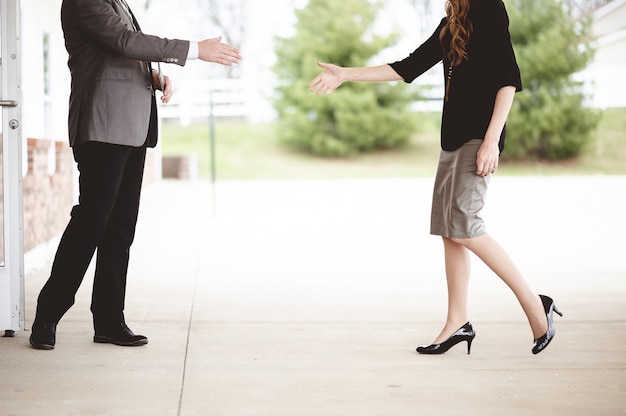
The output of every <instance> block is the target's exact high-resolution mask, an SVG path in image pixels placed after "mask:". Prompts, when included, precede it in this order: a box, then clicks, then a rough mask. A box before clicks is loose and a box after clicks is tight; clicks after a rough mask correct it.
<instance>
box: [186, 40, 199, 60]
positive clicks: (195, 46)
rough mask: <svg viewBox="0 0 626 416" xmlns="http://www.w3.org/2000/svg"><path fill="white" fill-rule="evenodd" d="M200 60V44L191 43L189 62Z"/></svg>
mask: <svg viewBox="0 0 626 416" xmlns="http://www.w3.org/2000/svg"><path fill="white" fill-rule="evenodd" d="M190 59H198V42H194V41H189V52H187V60H190Z"/></svg>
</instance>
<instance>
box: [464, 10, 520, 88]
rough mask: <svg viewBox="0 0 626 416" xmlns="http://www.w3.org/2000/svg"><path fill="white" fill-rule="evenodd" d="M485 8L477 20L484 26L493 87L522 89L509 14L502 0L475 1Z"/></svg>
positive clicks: (488, 67)
mask: <svg viewBox="0 0 626 416" xmlns="http://www.w3.org/2000/svg"><path fill="white" fill-rule="evenodd" d="M475 3H476V4H479V6H478V7H481V8H483V12H482V13H477V16H481V18H480V20H479V21H477V22H476V24H477V25H481V26H482V30H483V39H485V40H486V43H487V45H486V46H487V47H486V50H485V55H486V62H487V68H486V69H487V71H488V72H489V73H490V74H491V78H492V80H493V83H494V85H493V87H494V88H495V89H496V90H498V89H500V88H502V87H506V86H514V87H515V90H516V91H521V90H522V80H521V75H520V70H519V66H518V65H517V61H516V59H515V52H514V51H513V45H512V44H511V34H510V33H509V16H508V14H507V12H506V8H505V6H504V3H503V2H502V0H482V1H481V2H475Z"/></svg>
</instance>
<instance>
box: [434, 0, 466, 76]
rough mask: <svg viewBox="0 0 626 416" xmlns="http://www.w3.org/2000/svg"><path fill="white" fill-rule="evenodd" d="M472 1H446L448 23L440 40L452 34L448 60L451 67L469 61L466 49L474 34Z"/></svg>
mask: <svg viewBox="0 0 626 416" xmlns="http://www.w3.org/2000/svg"><path fill="white" fill-rule="evenodd" d="M469 8H470V0H448V1H446V15H447V16H448V23H447V24H446V25H445V26H444V28H443V30H442V31H441V33H440V34H439V40H440V41H441V42H442V44H443V41H444V38H445V37H446V36H447V35H448V34H450V36H451V38H452V39H451V40H450V51H449V52H448V56H447V58H448V59H449V60H450V63H451V65H453V66H456V65H459V64H460V63H461V62H463V60H464V59H467V51H466V50H465V47H466V46H467V42H468V41H469V38H470V35H471V34H472V22H471V21H470V19H469Z"/></svg>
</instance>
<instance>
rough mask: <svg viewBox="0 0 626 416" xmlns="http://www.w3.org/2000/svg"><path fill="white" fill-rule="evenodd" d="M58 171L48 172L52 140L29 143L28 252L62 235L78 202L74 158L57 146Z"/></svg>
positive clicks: (26, 179) (63, 145) (25, 189)
mask: <svg viewBox="0 0 626 416" xmlns="http://www.w3.org/2000/svg"><path fill="white" fill-rule="evenodd" d="M54 146H55V154H56V169H55V171H54V172H53V173H52V174H50V173H49V171H48V164H49V163H48V152H49V148H50V141H49V140H37V139H28V172H27V174H26V176H24V178H23V181H22V192H23V195H24V252H27V251H29V250H30V249H32V248H34V247H35V246H37V245H38V244H41V243H43V242H45V241H48V240H50V239H51V238H53V237H55V236H57V235H59V234H60V233H61V232H63V230H64V229H65V226H66V225H67V221H68V220H69V215H70V210H71V209H72V203H73V198H74V179H73V163H74V161H73V157H72V151H71V149H70V148H69V146H68V145H67V144H66V143H64V142H55V143H54Z"/></svg>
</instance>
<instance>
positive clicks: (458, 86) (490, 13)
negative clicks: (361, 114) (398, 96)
mask: <svg viewBox="0 0 626 416" xmlns="http://www.w3.org/2000/svg"><path fill="white" fill-rule="evenodd" d="M469 18H470V20H471V22H472V26H473V31H472V34H471V36H470V39H469V42H468V44H467V47H466V52H467V55H468V59H467V60H464V61H463V62H462V63H461V64H460V65H458V66H456V67H454V68H453V69H452V76H451V79H450V84H449V88H448V100H447V101H444V105H443V115H442V126H441V148H442V149H443V150H447V151H452V150H456V149H458V148H459V147H461V146H462V145H463V144H464V143H466V142H467V141H469V140H471V139H483V138H484V137H485V133H486V132H487V127H488V126H489V123H490V121H491V116H492V114H493V109H494V104H495V100H496V94H497V92H498V90H499V89H500V88H502V87H505V86H515V89H516V91H521V90H522V81H521V77H520V71H519V67H518V65H517V61H516V59H515V53H514V52H513V46H512V45H511V36H510V34H509V17H508V15H507V12H506V9H505V6H504V3H503V2H502V0H471V2H470V12H469ZM446 23H447V18H444V19H443V20H442V21H441V23H440V24H439V26H438V27H437V29H436V30H435V32H434V33H433V34H432V36H431V37H430V38H429V39H428V40H427V41H426V42H424V43H423V44H422V45H420V46H419V47H418V48H417V49H416V50H415V51H414V52H413V53H411V54H410V55H409V56H408V57H406V58H405V59H403V60H401V61H397V62H394V63H392V64H390V65H391V67H392V68H393V69H394V70H395V71H396V72H397V73H398V74H399V75H400V76H401V77H402V78H403V79H404V81H405V82H412V81H413V80H414V79H415V78H417V77H418V76H419V75H421V74H423V73H424V72H426V71H427V70H428V69H430V68H431V67H432V66H434V65H435V64H437V63H438V62H441V61H443V63H444V68H443V75H444V83H447V77H448V70H449V67H450V62H449V61H448V58H447V53H448V51H449V50H450V41H449V39H444V42H443V45H442V43H441V42H440V41H439V34H440V33H441V30H442V29H443V27H444V25H445V24H446ZM504 138H505V129H503V130H502V134H501V136H500V150H503V148H504Z"/></svg>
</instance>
